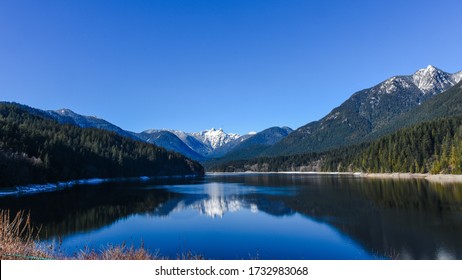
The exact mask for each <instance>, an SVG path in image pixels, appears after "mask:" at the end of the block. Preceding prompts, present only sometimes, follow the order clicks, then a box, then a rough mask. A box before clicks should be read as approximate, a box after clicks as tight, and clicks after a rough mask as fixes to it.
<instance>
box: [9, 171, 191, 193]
mask: <svg viewBox="0 0 462 280" xmlns="http://www.w3.org/2000/svg"><path fill="white" fill-rule="evenodd" d="M193 177H199V175H193V174H187V175H159V176H139V177H116V178H88V179H78V180H71V181H66V182H56V183H44V184H29V185H22V186H14V187H7V188H4V189H1V188H0V197H5V196H22V195H32V194H36V193H45V192H54V191H59V190H64V189H68V188H72V187H74V186H77V185H100V184H103V183H108V182H109V183H110V182H146V181H150V180H159V179H174V178H193Z"/></svg>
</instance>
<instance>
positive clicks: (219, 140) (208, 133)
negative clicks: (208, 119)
mask: <svg viewBox="0 0 462 280" xmlns="http://www.w3.org/2000/svg"><path fill="white" fill-rule="evenodd" d="M191 135H192V136H194V137H195V138H196V139H198V140H199V141H201V142H202V143H204V144H207V145H208V146H210V147H211V148H212V150H215V149H217V148H219V147H221V146H223V145H225V144H227V143H229V142H231V141H233V140H236V139H238V138H239V137H241V135H239V134H236V133H226V132H224V131H223V129H221V128H220V129H215V128H212V129H210V130H204V131H201V132H196V133H192V134H191Z"/></svg>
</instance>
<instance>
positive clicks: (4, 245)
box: [0, 210, 203, 260]
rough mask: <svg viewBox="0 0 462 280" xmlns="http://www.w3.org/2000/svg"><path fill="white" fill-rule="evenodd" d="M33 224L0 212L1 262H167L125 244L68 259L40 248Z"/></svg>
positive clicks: (27, 217)
mask: <svg viewBox="0 0 462 280" xmlns="http://www.w3.org/2000/svg"><path fill="white" fill-rule="evenodd" d="M39 231H40V229H39V228H34V227H33V226H32V225H31V223H30V215H29V214H25V213H24V212H22V211H20V212H18V213H16V215H14V216H13V217H12V216H11V213H10V211H8V210H0V259H1V260H44V259H45V260H46V259H58V260H64V259H68V260H70V259H74V260H161V259H167V258H165V257H162V256H160V255H159V254H158V253H157V252H156V253H154V254H153V253H151V252H149V251H148V250H147V249H146V248H144V246H143V245H142V246H141V247H140V248H135V247H134V246H133V245H130V246H128V245H127V244H125V243H123V244H120V245H117V246H114V245H108V246H106V247H104V248H102V249H101V250H99V251H95V250H90V249H83V250H81V251H80V252H79V253H77V254H75V255H74V256H66V255H64V254H62V253H61V252H60V251H59V250H58V249H54V248H53V247H44V246H40V245H39V243H38V233H39ZM177 259H183V260H201V259H203V256H202V255H197V254H193V253H191V252H186V253H184V254H181V255H178V256H177Z"/></svg>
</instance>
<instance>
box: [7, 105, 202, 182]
mask: <svg viewBox="0 0 462 280" xmlns="http://www.w3.org/2000/svg"><path fill="white" fill-rule="evenodd" d="M203 172H204V170H203V167H202V166H201V165H200V164H199V163H197V162H194V161H191V160H189V159H187V158H185V157H184V156H182V155H180V154H178V153H174V152H168V151H166V150H165V149H163V148H159V147H156V146H154V145H151V144H148V143H144V142H139V141H135V140H132V139H129V138H125V137H122V136H120V135H118V134H116V133H113V132H109V131H104V130H99V129H93V128H80V127H77V126H73V125H65V124H58V123H57V122H56V121H54V120H51V119H47V118H44V117H42V116H36V115H33V114H31V113H30V112H28V111H27V110H26V109H24V108H21V107H20V106H17V105H14V104H0V187H7V186H15V185H23V184H30V183H45V182H56V181H67V180H75V179H82V178H95V177H99V178H114V177H136V176H156V175H187V174H203Z"/></svg>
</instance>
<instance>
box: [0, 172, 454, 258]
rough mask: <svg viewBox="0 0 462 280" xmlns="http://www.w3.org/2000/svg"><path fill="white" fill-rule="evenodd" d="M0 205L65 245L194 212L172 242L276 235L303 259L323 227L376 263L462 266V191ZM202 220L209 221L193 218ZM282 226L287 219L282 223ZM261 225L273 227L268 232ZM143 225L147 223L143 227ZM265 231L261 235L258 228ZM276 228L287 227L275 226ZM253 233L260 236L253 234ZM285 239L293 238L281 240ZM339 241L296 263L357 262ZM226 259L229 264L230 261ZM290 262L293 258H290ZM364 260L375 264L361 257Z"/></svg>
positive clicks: (289, 190) (256, 178) (276, 182)
mask: <svg viewBox="0 0 462 280" xmlns="http://www.w3.org/2000/svg"><path fill="white" fill-rule="evenodd" d="M0 205H1V208H9V209H12V210H13V211H16V210H19V209H28V210H30V211H31V215H32V219H33V222H34V223H37V224H42V225H43V228H44V231H42V238H53V237H55V236H60V237H62V238H63V239H66V237H68V236H69V237H70V238H71V239H72V238H74V237H75V236H77V235H78V234H79V233H82V234H83V233H87V234H91V233H92V232H93V231H95V230H97V229H102V228H105V227H108V226H114V225H116V224H117V223H119V224H120V223H121V222H123V221H126V222H127V223H128V222H132V220H135V219H140V217H152V218H156V217H158V218H160V217H162V219H168V220H169V221H171V219H172V217H177V218H178V217H180V216H181V215H185V213H187V215H189V216H187V217H186V216H185V217H186V218H187V219H189V220H188V221H189V222H187V221H186V220H184V219H186V218H185V217H182V219H183V220H181V223H180V222H178V221H171V223H174V222H176V223H179V224H178V226H181V227H179V228H177V225H174V226H173V225H170V224H169V226H171V227H170V228H169V229H171V230H172V228H174V230H172V231H173V232H170V233H169V234H170V235H172V234H177V233H178V232H182V230H183V228H184V227H190V228H192V229H191V231H192V232H193V233H191V231H189V232H188V233H184V234H185V236H182V238H184V239H187V240H194V238H196V239H197V238H198V237H197V235H199V234H200V233H202V235H207V234H211V232H213V233H215V235H210V236H206V237H203V238H205V239H204V240H207V238H208V239H214V240H215V239H217V238H219V236H218V235H216V232H217V231H219V232H220V234H221V235H220V236H228V235H229V240H231V239H232V238H234V239H236V238H237V239H239V240H240V241H239V243H238V244H237V245H235V246H237V247H239V246H246V245H245V244H252V242H254V243H255V242H256V241H249V242H244V241H243V238H244V236H245V238H246V239H251V238H257V237H255V236H258V238H263V237H262V236H264V238H271V234H269V235H257V234H256V232H259V231H262V232H263V231H269V232H270V233H271V231H273V232H274V235H273V236H277V234H282V235H283V236H285V237H286V239H284V238H281V240H284V242H285V243H286V244H283V245H280V246H281V248H282V247H284V246H286V247H287V246H289V245H288V244H289V243H290V242H292V243H293V244H292V245H293V246H295V247H294V250H296V247H297V242H298V247H300V246H301V245H300V244H301V243H304V244H311V243H310V242H312V241H313V240H312V238H315V237H313V235H315V233H314V232H313V231H314V228H315V226H314V225H313V224H312V223H313V222H312V221H315V222H316V223H317V226H316V228H317V229H316V230H321V229H320V228H318V226H321V225H329V227H331V229H332V230H334V231H335V232H338V234H340V235H341V236H342V238H343V240H344V242H345V243H348V244H347V245H348V246H350V245H351V244H356V242H357V244H358V245H354V246H353V245H351V246H353V247H351V248H355V249H354V250H360V249H358V248H361V247H363V248H365V249H366V250H367V251H368V252H369V254H370V255H377V256H379V257H391V258H402V259H462V239H460V236H462V186H461V185H457V184H452V185H438V184H433V183H429V182H427V181H425V180H390V179H387V180H381V179H365V178H359V177H354V176H336V175H331V176H329V175H301V174H267V175H234V176H208V177H206V178H204V179H186V180H181V181H178V180H164V181H159V182H145V183H137V184H133V183H120V184H115V183H111V184H103V185H100V186H80V187H76V188H73V189H69V190H64V191H60V192H56V193H46V194H38V195H34V196H26V197H16V198H12V197H8V198H7V197H5V198H0ZM194 213H196V214H197V215H199V216H200V217H206V220H204V218H200V217H195V216H194V215H195V214H194ZM191 217H195V218H191ZM271 217H273V218H271ZM282 217H285V218H286V220H284V224H279V223H280V222H281V221H283V220H281V218H282ZM302 217H304V218H302ZM207 219H208V220H209V222H207ZM162 221H163V222H162V223H166V221H165V220H162ZM193 221H194V222H193ZM233 221H234V222H233ZM262 221H266V222H265V224H263V222H262ZM288 221H291V222H288ZM143 223H149V221H148V220H143ZM162 223H160V222H159V224H158V225H156V229H157V231H155V232H154V233H153V232H150V233H149V234H150V235H154V234H156V232H158V231H161V230H162V228H161V227H162V226H164V227H165V230H166V231H167V226H166V225H164V224H162ZM257 224H258V225H259V227H256V228H253V227H252V226H255V225H257ZM272 224H274V225H276V226H277V227H286V228H284V229H281V228H275V227H271V225H272ZM308 224H309V226H308ZM231 225H232V226H231ZM218 226H219V227H218ZM223 228H226V231H225V230H223ZM250 228H252V231H253V232H254V235H252V232H247V231H246V230H247V229H250ZM282 230H286V232H284V233H281V232H282ZM322 230H326V229H325V228H323V229H322ZM114 231H115V230H114ZM119 231H120V230H119ZM297 233H303V234H301V235H297ZM166 234H167V233H166ZM182 234H183V233H182ZM265 234H268V233H265ZM334 235H335V234H334ZM252 236H253V237H252ZM158 238H159V239H158V240H164V239H162V238H163V237H162V238H161V237H158ZM297 238H299V239H297ZM307 238H311V239H307ZM316 238H321V237H316ZM321 239H322V238H321ZM321 239H319V240H321ZM337 239H338V238H337ZM337 239H336V240H337ZM143 240H146V237H143ZM165 240H166V241H165V242H170V241H167V239H165ZM201 240H202V239H201ZM291 240H292V241H291ZM319 240H318V242H319ZM337 241H338V240H337ZM337 241H335V242H337ZM197 242H205V241H200V240H199V241H197ZM236 242H237V241H236ZM268 242H269V241H268ZM268 242H267V243H268ZM271 242H273V243H268V244H269V245H264V244H262V245H261V246H268V247H271V246H272V247H277V246H279V245H276V244H275V243H274V242H276V243H277V241H274V240H272V241H271ZM281 242H282V241H281ZM313 242H315V241H313ZM335 242H331V243H329V244H330V245H329V244H327V243H326V244H324V243H323V244H324V246H325V247H326V246H327V247H329V246H330V247H329V248H330V249H329V250H328V251H329V252H330V255H328V256H327V255H323V254H324V253H325V251H326V249H325V248H319V252H318V254H317V255H316V254H308V253H306V254H305V255H303V254H302V253H300V254H299V255H296V256H295V255H294V256H293V258H304V257H306V258H351V255H342V254H343V253H342V252H343V251H342V250H345V249H339V248H340V247H341V246H340V245H338V244H337V243H335ZM231 243H232V242H231ZM239 244H241V245H239ZM333 244H337V245H335V246H334V245H333ZM292 245H291V246H292ZM204 246H205V245H204ZM215 246H218V245H215ZM249 246H251V245H249ZM311 246H314V245H311ZM358 246H359V247H358ZM310 248H312V247H310ZM342 248H343V247H342ZM226 250H232V248H231V249H230V248H227V249H226ZM281 250H282V249H281ZM321 251H322V252H321ZM278 252H279V253H280V254H283V252H282V251H278ZM281 252H282V253H281ZM311 253H312V252H311ZM236 254H237V253H236ZM226 256H227V255H223V258H228V257H226ZM290 256H291V255H290V253H287V256H286V257H285V258H291V257H290ZM335 256H337V257H335ZM360 256H361V257H359V258H368V256H367V255H364V254H362V253H361V254H360ZM218 257H220V258H221V257H222V255H218ZM229 258H234V256H232V257H229ZM275 258H278V257H277V256H276V257H275Z"/></svg>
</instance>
